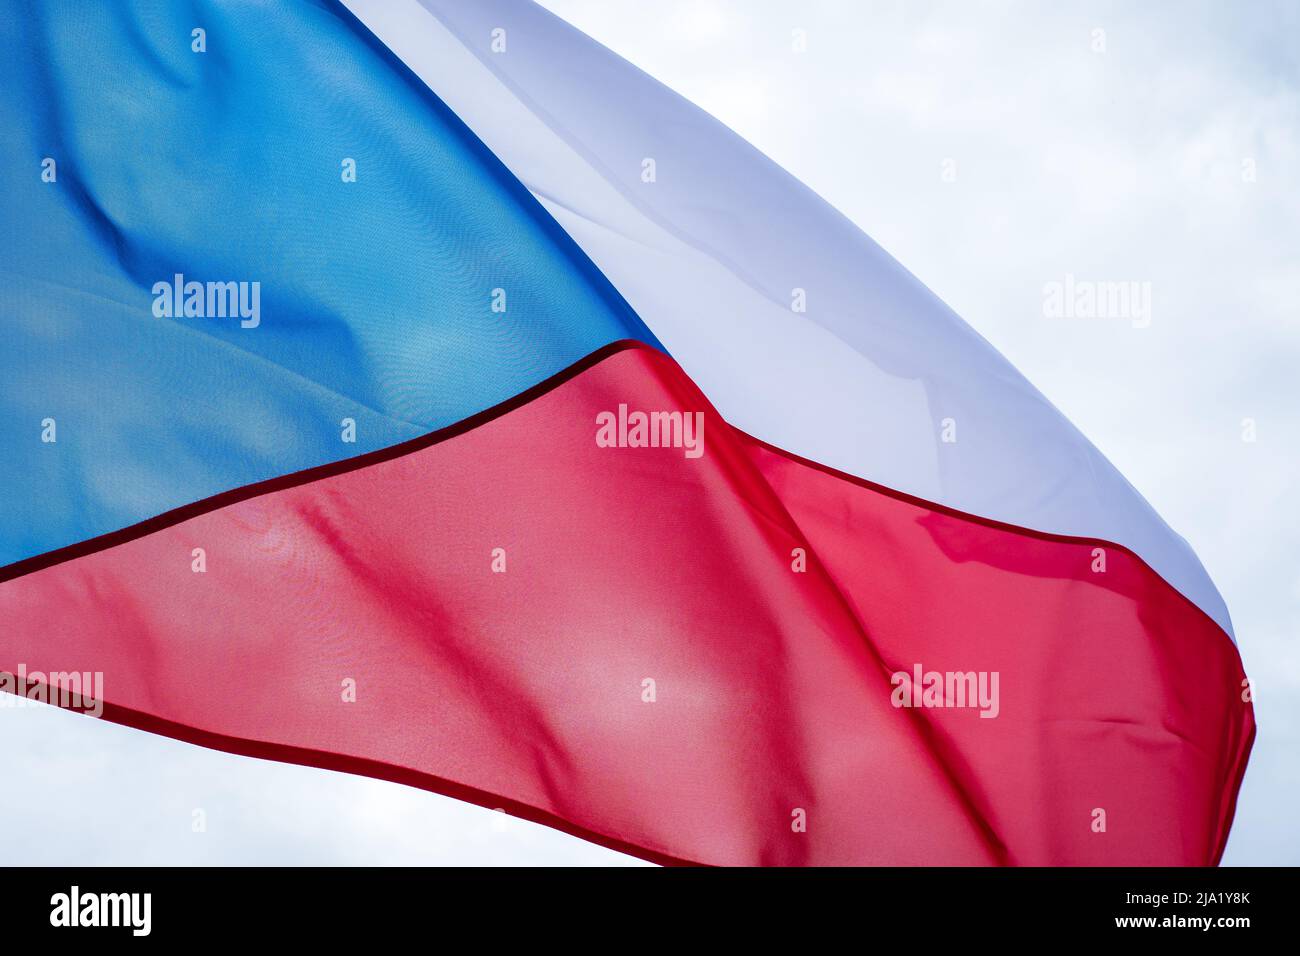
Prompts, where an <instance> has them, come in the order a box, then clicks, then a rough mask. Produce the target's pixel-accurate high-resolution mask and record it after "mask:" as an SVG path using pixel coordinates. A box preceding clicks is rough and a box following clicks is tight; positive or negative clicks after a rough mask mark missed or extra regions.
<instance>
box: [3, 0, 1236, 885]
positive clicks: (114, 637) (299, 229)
mask: <svg viewBox="0 0 1300 956" xmlns="http://www.w3.org/2000/svg"><path fill="white" fill-rule="evenodd" d="M0 37H3V50H4V53H5V56H4V57H3V59H2V60H0V75H2V76H3V80H4V88H5V89H6V90H7V91H9V94H10V95H9V96H8V97H6V98H5V100H4V102H3V103H2V104H0V110H2V111H3V112H4V126H5V129H6V130H7V131H9V134H10V135H8V136H7V137H6V138H5V140H4V142H3V143H0V159H2V161H3V166H4V168H5V170H6V172H7V175H6V178H5V182H4V185H3V187H0V203H3V207H2V209H3V216H2V217H0V222H3V223H4V225H3V226H2V227H0V228H3V229H4V231H5V238H6V248H7V249H8V250H10V252H9V254H8V257H7V261H6V262H5V263H4V266H3V273H2V275H3V279H2V281H3V289H4V306H5V308H4V321H5V323H6V328H7V339H8V342H7V346H6V348H5V349H3V350H0V374H2V375H3V381H4V382H5V389H4V391H3V396H2V398H3V407H2V408H0V441H3V445H4V447H5V449H6V455H5V456H4V457H3V459H0V487H2V488H3V489H4V500H5V502H6V507H5V508H4V509H3V510H0V549H3V551H2V553H0V563H2V565H3V566H2V567H0V621H3V630H2V631H0V672H4V673H6V674H10V675H17V674H19V673H20V672H21V673H22V674H23V675H24V676H23V679H22V681H11V684H10V688H9V689H12V690H17V691H18V692H20V693H41V691H40V690H39V688H41V687H42V686H43V687H44V688H45V691H44V692H45V693H46V694H47V695H48V696H50V697H56V696H57V693H56V691H57V689H58V688H60V687H65V688H66V685H67V684H68V683H69V682H70V680H71V677H70V675H74V674H94V675H97V676H96V679H95V686H97V687H98V686H102V697H103V700H102V701H101V702H100V703H101V704H102V714H103V716H104V717H106V718H108V719H110V720H114V721H117V722H120V723H123V724H127V725H130V726H134V727H138V728H141V729H143V730H148V731H152V732H156V733H162V734H166V735H169V736H172V737H176V738H179V739H182V740H188V741H191V742H194V743H198V744H201V745H204V746H208V747H214V748H219V749H224V750H229V751H233V752H236V753H241V754H246V755H250V756H257V757H266V758H271V759H276V760H283V761H290V762H297V763H303V764H310V765H314V766H321V767H326V768H331V769H336V770H341V771H346V772H353V773H361V774H367V775H371V776H375V777H380V778H384V779H389V780H395V781H399V782H402V783H406V784H410V785H413V786H418V787H423V788H426V789H429V790H433V791H437V792H441V793H446V794H450V795H452V796H456V797H459V798H462V799H465V800H469V801H472V802H475V803H478V804H481V805H483V806H486V807H492V808H502V809H505V810H507V811H509V812H511V813H514V814H517V815H519V816H522V817H526V818H528V819H532V820H536V821H539V822H542V823H546V824H549V825H551V826H554V827H557V828H559V829H561V830H564V831H566V832H570V833H573V834H576V835H579V836H582V837H585V838H587V839H590V840H593V841H596V842H599V843H602V844H604V845H607V846H610V847H613V848H616V849H620V850H624V851H626V852H629V853H634V854H636V855H639V856H642V857H645V858H647V859H651V860H655V861H659V862H666V863H668V862H684V863H701V864H730V865H750V864H783V865H788V864H1208V863H1214V862H1217V860H1218V859H1219V857H1220V855H1221V854H1222V851H1223V846H1224V842H1225V840H1226V838H1227V833H1228V828H1229V826H1230V824H1231V819H1232V813H1233V807H1234V802H1235V798H1236V793H1237V789H1238V787H1239V785H1240V780H1241V775H1242V773H1243V772H1244V767H1245V763H1246V758H1247V755H1248V753H1249V749H1250V744H1251V741H1252V739H1253V734H1254V721H1253V714H1252V710H1251V705H1250V701H1249V697H1250V695H1249V687H1248V683H1247V681H1246V678H1245V675H1244V673H1243V672H1242V666H1241V661H1240V658H1239V656H1238V653H1237V649H1236V646H1235V643H1234V638H1233V635H1232V629H1231V623H1230V620H1229V617H1228V613H1227V610H1226V608H1225V606H1224V603H1223V601H1222V599H1221V598H1220V596H1219V594H1218V592H1217V591H1216V589H1215V587H1214V585H1213V583H1212V582H1211V581H1210V579H1209V577H1208V576H1207V574H1206V573H1205V571H1204V569H1203V568H1202V566H1201V563H1200V562H1199V560H1198V559H1197V558H1196V556H1195V554H1194V553H1193V552H1192V551H1191V549H1190V548H1189V547H1188V545H1187V544H1186V543H1185V542H1184V541H1183V540H1182V539H1181V538H1179V537H1178V536H1177V535H1176V534H1174V533H1173V532H1172V531H1171V530H1170V529H1169V528H1168V527H1167V526H1166V525H1165V523H1164V522H1163V521H1162V520H1161V519H1160V517H1159V516H1158V515H1157V514H1156V513H1155V512H1154V511H1153V510H1152V509H1151V507H1150V506H1149V505H1148V504H1147V503H1146V501H1145V500H1144V499H1143V498H1142V497H1141V496H1140V495H1139V494H1138V493H1137V492H1136V491H1135V490H1134V489H1133V488H1132V486H1130V485H1129V484H1128V483H1127V482H1126V481H1125V479H1124V478H1123V477H1122V476H1121V475H1120V474H1119V473H1118V472H1117V471H1116V470H1115V469H1114V468H1113V467H1112V466H1111V465H1110V464H1109V463H1108V462H1107V461H1106V460H1105V459H1104V457H1102V456H1101V454H1100V453H1099V452H1098V451H1097V450H1096V449H1095V448H1094V447H1093V446H1092V445H1091V444H1089V443H1088V441H1087V440H1086V439H1085V438H1084V437H1083V436H1082V435H1081V434H1080V433H1079V432H1078V431H1077V430H1076V429H1075V428H1074V427H1073V426H1072V425H1071V424H1070V423H1069V422H1068V421H1067V420H1066V419H1065V418H1064V417H1063V416H1062V415H1061V414H1060V413H1059V412H1058V411H1057V410H1056V409H1055V408H1054V407H1053V406H1052V405H1051V404H1050V403H1049V402H1048V401H1047V400H1046V399H1045V398H1044V397H1043V396H1042V395H1041V394H1040V393H1039V392H1038V391H1037V390H1036V389H1035V388H1034V387H1033V386H1032V385H1031V384H1030V383H1029V382H1028V381H1027V380H1026V379H1025V378H1024V377H1023V376H1022V375H1020V374H1019V373H1018V372H1017V371H1016V370H1015V369H1014V368H1013V367H1012V366H1011V365H1010V364H1009V363H1008V362H1007V361H1006V360H1005V359H1004V358H1003V357H1002V356H1001V355H999V354H998V353H997V352H996V351H995V350H994V349H993V348H992V347H991V346H990V345H989V344H988V343H987V342H985V341H984V340H983V339H982V338H980V337H979V335H978V334H976V333H975V332H974V331H973V330H972V329H971V328H970V327H969V326H967V325H966V324H964V323H963V322H962V321H961V320H960V318H958V317H957V316H956V315H955V314H954V313H953V312H952V311H951V310H950V309H948V308H947V306H945V305H944V303H943V302H941V301H940V300H939V299H938V298H937V297H936V296H934V295H933V294H932V293H931V292H929V291H928V290H927V289H926V288H925V287H924V286H922V285H921V284H920V283H919V282H918V281H917V280H916V279H915V278H914V277H913V276H911V275H910V274H909V273H908V272H907V271H906V270H905V269H903V267H902V266H900V265H899V264H898V263H897V262H895V261H894V260H893V259H892V258H890V257H889V256H888V255H887V254H886V253H885V252H884V251H883V250H882V249H881V248H880V247H879V246H877V245H876V244H875V243H873V242H872V241H871V240H870V239H869V238H868V237H867V236H865V235H864V234H862V233H861V232H860V231H859V230H858V229H857V228H856V227H855V226H854V225H852V224H851V223H850V222H849V221H848V220H847V219H846V218H844V217H843V216H842V215H840V214H839V213H838V212H836V211H835V210H834V209H833V208H831V207H830V206H828V205H827V204H826V203H825V202H823V201H822V200H821V199H820V198H819V197H817V196H816V195H815V194H813V193H812V192H811V191H810V190H808V189H807V188H806V187H804V186H803V185H801V184H800V183H798V182H797V181H795V180H794V179H792V178H791V177H790V176H789V175H788V174H786V173H785V172H784V171H782V170H781V169H780V168H779V167H777V166H776V165H775V164H773V163H772V162H771V161H769V160H768V159H767V158H765V157H764V156H763V155H761V154H760V153H758V152H757V151H756V150H754V149H753V148H752V147H751V146H750V145H748V144H747V143H745V142H744V141H743V140H741V139H740V138H739V137H737V136H736V135H735V134H734V133H732V132H731V131H729V130H728V129H726V128H725V127H724V126H722V125H721V124H719V123H718V122H717V121H715V120H713V119H712V118H711V117H709V116H707V115H706V114H704V113H703V112H701V111H700V110H698V109H696V108H695V107H693V106H692V105H691V104H689V103H688V102H686V101H685V100H683V99H681V98H679V97H678V96H676V95H675V94H673V93H672V92H671V91H669V90H667V89H666V88H664V87H662V86H661V85H659V84H658V83H656V82H655V81H654V80H653V79H651V78H650V77H648V76H646V75H645V74H643V73H641V72H639V71H638V70H636V69H635V68H634V67H632V66H631V65H629V64H627V63H625V62H624V61H622V60H620V59H619V58H618V57H616V56H614V55H613V54H611V53H610V52H609V51H607V50H605V49H604V48H602V47H600V46H599V45H598V44H596V43H594V42H593V41H591V40H590V39H589V38H587V37H585V36H583V35H582V34H581V33H579V32H577V31H575V30H573V29H572V28H570V27H569V26H568V25H566V24H565V23H563V22H562V21H560V20H558V19H556V18H555V17H553V16H551V15H550V14H549V13H547V12H546V11H544V10H542V9H541V8H538V7H536V6H532V5H530V4H526V3H520V2H505V0H489V2H478V3H474V4H464V3H457V2H454V0H446V2H443V0H420V2H417V0H399V2H379V0H373V2H372V0H350V2H348V3H347V4H346V5H345V4H341V3H336V2H324V0H322V2H317V3H303V4H292V5H289V4H284V5H274V4H261V3H254V2H223V3H199V4H197V5H195V6H193V7H185V8H180V7H177V6H169V5H155V4H145V3H123V4H117V5H114V6H113V7H111V8H104V9H99V10H96V11H95V13H94V14H93V15H92V14H88V13H87V12H86V10H85V8H84V7H83V6H81V5H78V4H74V3H62V2H56V3H41V4H37V3H31V4H15V5H11V6H10V7H9V8H7V9H6V10H5V12H4V13H3V14H0Z"/></svg>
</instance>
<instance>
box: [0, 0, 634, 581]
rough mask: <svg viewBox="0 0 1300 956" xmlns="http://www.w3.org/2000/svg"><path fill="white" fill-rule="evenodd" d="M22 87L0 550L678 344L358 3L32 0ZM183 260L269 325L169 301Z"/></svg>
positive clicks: (6, 57)
mask: <svg viewBox="0 0 1300 956" xmlns="http://www.w3.org/2000/svg"><path fill="white" fill-rule="evenodd" d="M195 28H202V29H203V30H205V31H206V37H205V40H206V47H207V49H206V52H202V53H199V52H194V51H193V50H192V43H193V42H194V41H193V38H192V32H191V31H192V30H194V29H195ZM0 89H3V90H4V96H3V97H0V129H3V130H4V135H3V137H0V240H2V245H3V255H2V256H0V323H2V329H3V338H2V339H0V565H3V564H8V563H11V562H13V561H16V560H19V559H22V558H24V557H28V556H31V555H35V554H40V553H43V552H45V551H48V550H52V549H54V548H57V547H60V546H63V545H67V544H72V543H75V542H77V541H80V540H83V539H85V538H89V537H93V536H95V535H98V534H102V533H104V532H107V531H111V530H115V529H117V528H121V527H125V526H127V525H130V524H133V523H135V522H137V521H140V520H142V519H145V518H148V517H151V516H153V515H156V514H159V513H161V512H163V511H166V510H168V509H170V508H173V507H177V506H179V505H182V504H185V503H188V502H191V501H195V500H198V499H201V498H205V497H208V496H210V495H213V494H216V493H218V492H220V491H223V490H227V489H230V488H235V487H239V486H241V485H245V484H249V483H251V482H254V481H258V480H261V479H265V478H271V477H275V476H277V475H282V474H286V473H289V472H292V471H297V470H300V469H303V468H307V467H310V466H313V465H318V464H323V463H327V462H330V461H334V460H337V459H340V458H347V457H352V456H354V455H357V454H361V453H363V452H366V451H370V450H373V449H376V448H382V447H385V446H387V445H391V444H393V443H396V442H398V441H402V440H405V439H408V438H412V437H415V436H417V435H420V434H423V433H426V432H428V431H431V430H434V429H436V428H439V427H442V426H445V425H448V424H452V423H454V422H456V421H459V420H461V419H463V418H465V417H467V416H469V415H471V414H473V413H475V412H478V411H481V410H482V409H485V408H488V407H490V406H492V405H495V404H497V403H499V402H502V401H505V400H507V399H509V398H511V397H512V396H514V395H516V394H518V393H519V392H521V391H523V390H525V389H527V388H528V387H530V386H532V385H534V384H536V383H537V382H539V381H541V380H543V379H545V378H547V377H548V376H550V375H552V374H554V373H555V372H557V371H560V370H561V369H563V368H565V367H566V366H568V365H570V364H572V363H573V362H575V361H577V360H579V359H580V358H582V357H583V356H584V355H587V354H589V353H590V352H592V351H594V350H596V349H598V348H600V347H601V346H602V345H604V344H606V343H608V342H611V341H615V340H618V339H625V338H637V339H641V340H643V341H646V342H649V343H650V344H652V345H656V346H658V343H657V342H656V341H655V339H654V337H653V335H652V334H651V333H650V332H649V331H648V330H647V329H646V328H645V326H644V325H643V324H642V323H641V321H640V320H639V319H638V318H637V317H636V315H635V314H634V313H633V312H632V310H631V309H630V308H629V307H628V306H627V304H626V303H625V302H624V301H623V299H622V298H621V297H620V296H619V294H618V293H617V292H616V291H615V290H614V289H613V288H612V287H611V286H610V284H609V282H608V281H607V280H606V279H605V278H604V276H602V275H601V274H600V273H599V271H598V270H596V268H595V267H594V266H593V265H592V264H591V263H590V261H589V260H588V259H587V258H586V257H585V255H584V254H583V253H582V252H581V251H580V250H579V249H578V248H577V246H576V245H575V244H574V243H573V242H572V240H571V239H570V238H569V237H568V236H567V235H566V234H565V233H564V232H563V230H561V229H560V227H559V226H558V225H557V224H556V223H555V222H554V220H552V219H551V218H550V217H549V215H548V214H547V213H546V212H545V211H544V210H543V209H542V208H541V206H540V205H538V204H537V202H536V201H535V200H534V199H533V197H532V196H531V195H529V193H528V192H527V190H526V189H525V188H524V187H523V186H522V185H521V184H520V183H519V182H518V181H516V180H515V179H514V178H513V176H512V175H511V174H510V173H509V172H508V171H507V170H506V169H505V168H504V167H503V166H502V165H501V164H500V163H499V162H498V161H497V159H496V158H495V157H494V156H493V155H492V154H491V153H490V152H488V151H487V149H486V148H485V147H484V146H483V145H482V144H481V143H480V142H479V141H478V140H477V139H476V138H475V137H474V136H473V134H472V133H470V132H469V131H468V130H467V129H466V128H465V127H464V125H463V124H462V123H461V122H460V121H459V120H458V119H457V118H456V117H455V116H454V115H453V114H452V113H451V112H450V110H448V109H447V107H446V106H445V105H444V104H442V103H441V102H440V101H439V100H438V99H437V98H436V97H435V96H433V95H432V94H430V93H429V91H428V90H427V89H426V88H425V87H424V86H423V84H422V83H421V82H420V81H419V80H418V79H416V78H415V77H414V76H413V75H411V74H410V73H409V72H408V71H407V70H406V68H405V67H404V66H402V65H401V64H400V62H399V61H397V60H396V59H395V58H394V57H393V56H392V55H391V54H390V53H389V52H388V51H387V50H386V49H385V48H383V47H382V46H381V45H380V44H379V43H378V41H376V40H375V39H374V38H373V37H371V36H370V35H369V34H368V33H367V32H366V31H365V29H364V27H362V26H360V25H359V24H358V23H357V22H356V21H355V20H354V19H353V18H352V16H351V14H349V13H348V12H347V11H346V10H344V9H342V8H341V7H339V6H337V5H335V4H333V3H319V4H308V3H299V2H294V3H264V4H263V3H251V2H232V0H221V2H220V3H217V2H199V3H154V2H139V3H127V2H115V3H112V4H87V3H84V2H81V0H66V2H64V0H33V2H30V3H15V2H12V0H11V2H7V3H5V4H3V5H2V6H0ZM45 157H50V158H52V159H53V160H55V162H56V164H57V166H56V170H55V171H56V175H57V179H56V180H55V181H54V182H49V183H47V182H43V181H42V177H41V174H42V168H43V167H42V160H43V159H44V158H45ZM345 158H351V159H354V160H355V161H356V182H353V183H348V182H344V181H343V179H342V176H341V173H342V171H343V169H342V162H343V160H344V159H345ZM176 273H182V274H183V275H184V277H185V279H186V280H187V281H191V280H194V281H199V282H205V283H206V282H209V281H211V282H226V281H232V282H240V281H242V282H253V281H256V282H259V283H260V324H258V325H257V327H255V328H243V327H241V323H240V320H239V318H237V317H234V318H230V317H228V318H212V317H197V316H196V317H184V316H181V317H175V316H173V317H161V318H160V317H158V316H156V315H155V314H154V305H155V296H154V294H153V291H152V289H153V286H154V284H155V283H156V282H160V281H162V282H167V283H171V282H172V280H173V276H174V275H175V274H176ZM248 288H249V289H251V286H250V287H248ZM494 289H504V290H505V306H506V311H505V312H504V313H499V312H494V311H492V308H491V306H492V300H493V290H494ZM169 302H170V299H169ZM344 418H352V419H355V421H356V442H355V443H354V444H348V443H346V442H344V441H343V440H342V436H341V433H342V430H343V427H342V425H341V424H340V423H341V421H342V420H343V419H344ZM46 419H53V420H54V422H55V429H56V430H55V433H54V434H55V438H56V440H55V441H54V442H52V443H49V442H44V441H42V434H43V428H42V422H43V421H44V420H46ZM520 465H521V467H527V464H526V463H524V462H521V463H520Z"/></svg>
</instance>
